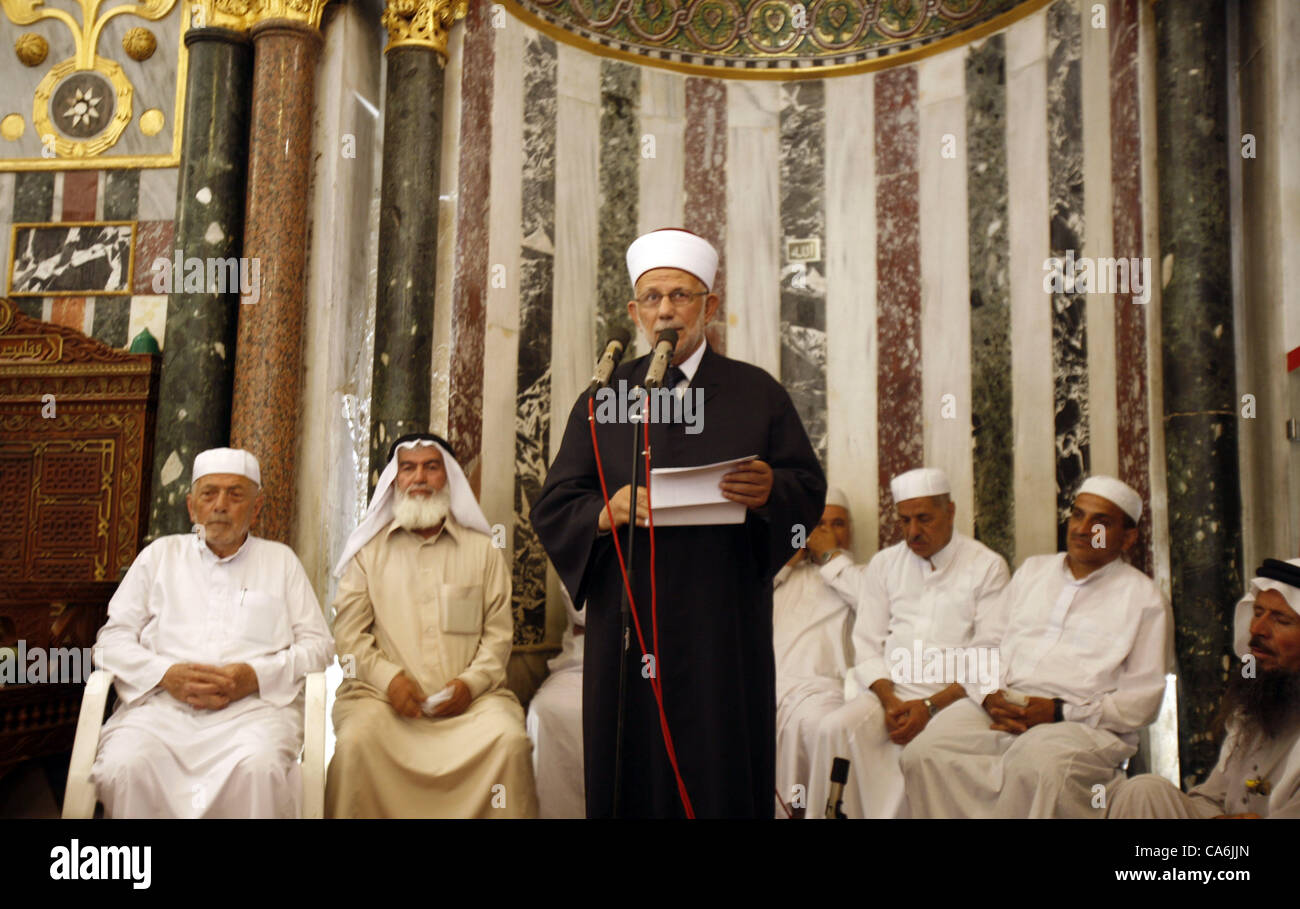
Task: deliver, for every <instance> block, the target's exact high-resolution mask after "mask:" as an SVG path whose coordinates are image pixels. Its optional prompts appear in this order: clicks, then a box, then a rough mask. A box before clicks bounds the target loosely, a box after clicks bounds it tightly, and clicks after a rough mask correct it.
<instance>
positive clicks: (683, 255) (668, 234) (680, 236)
mask: <svg viewBox="0 0 1300 909" xmlns="http://www.w3.org/2000/svg"><path fill="white" fill-rule="evenodd" d="M652 268H680V269H681V270H682V271H685V272H690V273H691V274H693V275H695V277H697V278H699V279H700V280H701V281H703V282H704V286H705V287H707V288H708V289H709V290H712V289H713V278H714V276H715V275H717V273H718V251H717V250H716V249H714V248H713V244H712V243H710V242H709V241H708V240H706V239H704V238H703V237H701V236H699V235H698V234H693V233H691V232H690V231H688V230H682V229H680V228H676V227H666V228H664V229H663V230H652V231H651V232H650V233H648V234H642V235H641V236H639V237H637V238H636V239H635V240H633V241H632V245H631V246H629V247H628V248H627V273H628V275H629V276H630V277H631V278H632V286H633V287H636V279H637V278H639V277H641V276H642V275H643V274H645V273H646V272H648V271H649V270H650V269H652Z"/></svg>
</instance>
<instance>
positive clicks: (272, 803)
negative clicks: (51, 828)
mask: <svg viewBox="0 0 1300 909" xmlns="http://www.w3.org/2000/svg"><path fill="white" fill-rule="evenodd" d="M185 503H186V506H187V507H188V509H189V513H190V519H191V520H192V521H193V522H194V529H195V532H194V533H190V534H172V535H170V536H165V537H160V538H158V539H157V540H154V542H152V543H151V544H149V545H148V546H146V547H145V548H144V549H143V550H142V551H141V552H140V554H139V555H138V556H136V559H135V561H134V562H133V563H132V565H131V569H130V570H129V571H128V572H127V574H126V577H125V578H124V579H123V580H122V583H121V585H119V586H118V588H117V592H116V593H114V594H113V599H112V600H111V601H110V602H109V604H108V623H107V624H106V625H104V627H103V628H102V629H100V632H99V639H98V641H97V643H96V647H95V662H96V663H98V664H99V666H100V667H101V668H103V669H107V670H108V671H110V672H112V673H113V676H114V685H115V686H116V688H117V694H118V706H117V709H116V710H115V711H114V712H113V715H112V717H110V718H109V720H108V722H107V723H105V724H104V728H103V730H102V732H101V736H100V742H99V753H98V755H97V757H96V760H95V765H94V768H93V770H92V772H91V778H92V780H93V781H94V783H95V788H96V791H97V792H98V795H99V800H100V801H101V802H103V803H104V813H105V815H106V816H108V817H222V818H236V817H298V816H299V815H300V814H301V812H302V804H301V803H302V783H301V780H300V774H299V769H298V755H299V753H300V752H301V751H302V735H303V698H304V694H303V689H304V680H305V679H306V677H307V673H309V672H319V671H320V670H323V669H324V668H325V666H326V664H327V663H328V662H329V661H330V658H331V657H332V656H333V652H334V648H333V642H332V641H331V640H330V634H329V628H328V627H327V626H326V624H325V618H324V616H323V615H322V614H321V608H320V603H319V602H318V601H317V600H316V595H315V594H314V593H313V592H312V588H311V583H310V582H309V581H308V580H307V574H306V572H304V571H303V568H302V564H301V563H300V562H299V561H298V557H297V556H295V555H294V553H293V550H291V549H290V548H289V547H288V546H285V545H284V544H282V543H275V542H272V541H271V540H263V539H259V538H258V537H255V536H253V535H252V534H250V533H249V527H250V526H251V525H252V523H253V521H254V520H255V519H256V518H257V515H258V512H259V511H260V510H261V507H262V490H261V471H260V469H259V466H258V463H257V459H256V458H255V457H253V455H251V454H249V453H248V452H246V451H242V450H239V449H229V448H216V449H212V450H210V451H205V452H203V453H201V454H200V455H198V457H196V458H195V459H194V471H193V477H192V482H191V485H190V493H189V495H188V496H187V497H186V500H185Z"/></svg>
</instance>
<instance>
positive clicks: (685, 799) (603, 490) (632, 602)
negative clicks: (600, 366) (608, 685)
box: [587, 398, 695, 819]
mask: <svg viewBox="0 0 1300 909" xmlns="http://www.w3.org/2000/svg"><path fill="white" fill-rule="evenodd" d="M595 407H596V404H595V399H594V398H588V399H587V424H588V425H589V426H590V427H591V449H592V451H593V452H594V453H595V456H596V473H597V475H598V476H599V478H600V494H601V497H602V498H603V499H604V501H605V514H606V515H607V516H608V517H609V526H610V531H611V533H610V535H611V536H612V537H613V538H614V552H615V553H616V554H617V555H618V570H619V572H620V573H621V574H622V576H623V589H624V590H626V591H627V601H628V607H629V610H630V611H631V613H632V622H633V624H634V625H635V626H636V639H637V643H638V644H640V646H641V655H642V656H645V655H646V653H647V651H646V646H645V636H644V635H643V634H642V633H641V620H640V619H639V618H638V617H637V611H636V599H635V598H634V597H633V595H632V584H631V582H630V581H629V580H628V576H627V564H626V563H625V562H624V561H623V546H622V544H620V543H619V541H618V531H617V528H616V527H615V526H614V510H613V507H612V506H611V505H610V501H609V487H608V486H607V485H606V484H605V468H604V464H603V463H602V461H601V457H600V445H599V444H598V443H597V441H596V416H595ZM649 437H650V427H649V425H648V424H647V426H646V449H647V450H646V465H647V476H646V509H647V512H649V511H650V501H649V499H650V490H649V484H650V478H649V473H648V470H649V463H650V460H649V459H650V452H649ZM635 479H636V478H635V477H633V481H635ZM653 522H654V518H653V515H651V518H650V523H651V528H652V529H651V536H650V588H651V607H650V608H651V621H652V623H654V608H655V603H654V599H655V597H654V589H655V580H654V532H653ZM652 630H653V632H654V635H655V640H656V644H657V641H658V633H659V629H658V627H657V623H655V627H654V628H653V629H652ZM620 643H621V642H620ZM650 690H651V691H652V692H654V696H655V703H656V705H657V706H658V708H659V726H660V729H661V730H662V731H663V735H664V748H665V750H666V751H667V752H668V760H669V763H671V764H672V768H673V775H674V776H675V777H676V778H677V793H678V795H680V796H681V799H682V807H683V808H684V809H685V810H686V816H687V817H688V818H690V819H694V818H695V811H694V809H693V808H692V807H691V802H690V797H689V796H688V795H687V794H686V783H685V782H684V781H683V780H682V774H681V771H680V770H679V769H678V767H677V754H676V751H675V750H674V748H673V744H672V733H671V732H669V730H668V716H667V715H666V714H665V713H664V699H663V691H662V689H661V688H660V682H659V661H658V656H656V657H655V671H654V673H653V674H652V675H651V676H650Z"/></svg>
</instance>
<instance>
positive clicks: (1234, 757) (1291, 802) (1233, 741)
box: [1107, 719, 1300, 818]
mask: <svg viewBox="0 0 1300 909" xmlns="http://www.w3.org/2000/svg"><path fill="white" fill-rule="evenodd" d="M1109 802H1110V804H1109V810H1108V813H1107V817H1123V818H1209V817H1215V816H1217V815H1220V814H1258V815H1259V816H1260V817H1281V818H1298V817H1300V719H1298V720H1297V721H1296V722H1294V723H1292V724H1291V725H1290V728H1288V729H1284V730H1283V731H1282V732H1281V733H1279V734H1278V736H1277V737H1276V738H1272V739H1270V738H1267V737H1265V736H1264V735H1263V734H1262V733H1261V732H1259V731H1258V730H1252V731H1246V730H1245V727H1243V726H1242V725H1241V724H1240V723H1233V724H1232V725H1231V726H1230V729H1229V732H1228V735H1227V737H1226V738H1225V739H1224V741H1223V747H1222V748H1220V749H1219V763H1218V764H1217V765H1215V768H1214V770H1213V771H1211V773H1210V775H1209V776H1208V777H1206V779H1205V782H1203V783H1201V784H1200V785H1199V786H1197V787H1196V788H1195V789H1193V790H1192V791H1191V792H1188V793H1185V794H1184V793H1183V792H1181V791H1180V790H1179V789H1178V787H1176V786H1175V785H1174V784H1173V783H1171V782H1169V781H1168V780H1166V779H1165V778H1164V777H1161V776H1157V775H1156V774H1154V773H1144V774H1142V775H1141V776H1135V777H1133V778H1132V779H1129V780H1122V781H1120V782H1119V783H1118V784H1117V785H1116V786H1115V787H1113V788H1112V790H1111V793H1110V799H1109Z"/></svg>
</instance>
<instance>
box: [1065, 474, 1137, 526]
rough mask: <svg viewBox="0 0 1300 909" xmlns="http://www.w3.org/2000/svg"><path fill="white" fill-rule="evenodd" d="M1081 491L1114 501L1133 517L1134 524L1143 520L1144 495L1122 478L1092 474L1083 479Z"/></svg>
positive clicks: (1121, 509)
mask: <svg viewBox="0 0 1300 909" xmlns="http://www.w3.org/2000/svg"><path fill="white" fill-rule="evenodd" d="M1079 492H1088V493H1092V494H1093V495H1095V496H1101V497H1102V498H1103V499H1105V500H1106V501H1108V502H1112V503H1114V504H1115V505H1116V507H1118V508H1119V510H1120V511H1122V512H1124V514H1126V515H1128V516H1129V517H1130V518H1132V519H1133V523H1134V524H1136V523H1137V522H1138V521H1140V520H1142V497H1141V496H1140V495H1138V494H1137V492H1136V491H1135V490H1134V489H1133V487H1132V486H1130V485H1128V484H1127V483H1125V482H1123V481H1122V480H1117V479H1115V478H1114V477H1107V476H1102V475H1097V476H1091V477H1088V479H1086V480H1084V481H1083V485H1082V486H1080V487H1079ZM1075 495H1078V493H1075Z"/></svg>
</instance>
